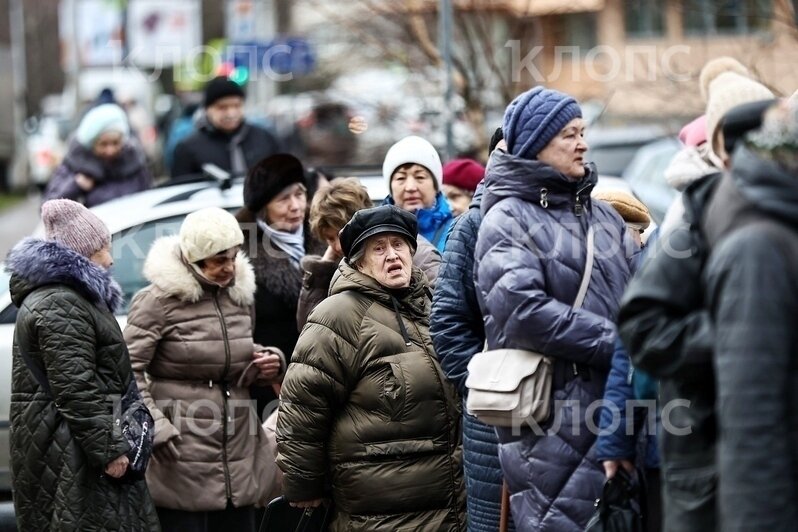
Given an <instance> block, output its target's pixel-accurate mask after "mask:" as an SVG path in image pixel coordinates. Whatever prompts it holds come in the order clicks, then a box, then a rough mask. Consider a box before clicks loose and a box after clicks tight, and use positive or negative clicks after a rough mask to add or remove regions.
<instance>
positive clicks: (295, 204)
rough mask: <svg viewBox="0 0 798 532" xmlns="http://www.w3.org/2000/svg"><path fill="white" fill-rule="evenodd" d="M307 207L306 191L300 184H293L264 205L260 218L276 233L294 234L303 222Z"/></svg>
mask: <svg viewBox="0 0 798 532" xmlns="http://www.w3.org/2000/svg"><path fill="white" fill-rule="evenodd" d="M307 205H308V193H307V189H306V188H305V186H304V185H302V184H300V183H294V184H293V185H291V186H288V187H285V188H284V189H283V190H282V191H280V193H279V194H277V196H275V197H274V199H272V200H271V201H270V202H269V203H267V204H266V206H265V207H264V208H263V209H264V211H265V212H264V213H263V215H262V218H263V219H265V220H266V221H267V222H268V224H269V225H270V226H271V227H272V228H273V229H276V230H277V231H283V232H286V233H295V232H297V231H299V228H300V227H302V224H303V223H304V222H305V210H306V208H307Z"/></svg>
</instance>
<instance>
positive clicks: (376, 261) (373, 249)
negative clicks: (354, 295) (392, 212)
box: [358, 233, 413, 288]
mask: <svg viewBox="0 0 798 532" xmlns="http://www.w3.org/2000/svg"><path fill="white" fill-rule="evenodd" d="M412 264H413V254H412V251H411V248H410V245H409V244H408V242H407V240H405V237H403V236H400V235H397V234H395V233H383V234H379V235H374V236H372V237H371V238H369V239H368V240H366V244H365V255H364V256H363V258H362V259H360V261H359V262H358V270H360V272H361V273H365V274H366V275H369V276H371V277H373V278H374V279H376V280H377V282H378V283H380V284H381V285H382V286H384V287H386V288H405V287H408V286H410V275H411V270H412Z"/></svg>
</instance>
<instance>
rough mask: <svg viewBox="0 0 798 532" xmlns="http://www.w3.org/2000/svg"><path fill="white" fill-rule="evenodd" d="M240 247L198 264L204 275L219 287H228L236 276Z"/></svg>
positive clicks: (227, 250)
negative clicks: (237, 256)
mask: <svg viewBox="0 0 798 532" xmlns="http://www.w3.org/2000/svg"><path fill="white" fill-rule="evenodd" d="M239 249H241V247H240V246H235V247H232V248H230V249H226V250H224V251H222V252H220V253H217V254H216V255H214V256H212V257H208V258H207V259H202V260H201V261H199V263H197V265H198V266H199V268H200V270H202V275H204V276H205V278H206V279H208V280H209V281H211V282H214V283H216V284H218V285H219V286H227V285H228V284H230V282H231V281H232V280H233V279H234V278H235V276H236V255H237V254H238V250H239Z"/></svg>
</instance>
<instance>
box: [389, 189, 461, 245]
mask: <svg viewBox="0 0 798 532" xmlns="http://www.w3.org/2000/svg"><path fill="white" fill-rule="evenodd" d="M395 204H396V202H395V201H394V200H393V197H392V196H388V197H387V198H385V201H383V205H395ZM415 214H416V219H417V220H418V233H419V234H420V235H421V236H423V237H424V238H426V239H427V240H429V241H430V242H432V245H433V246H435V247H436V248H438V251H440V252H441V253H443V248H444V246H445V245H446V237H447V236H448V234H449V228H450V227H451V225H452V224H453V223H454V215H453V214H452V209H451V207H449V202H448V201H446V198H445V197H444V196H443V192H438V193H437V194H436V195H435V205H433V206H432V207H430V208H428V209H419V210H417V211H416V212H415Z"/></svg>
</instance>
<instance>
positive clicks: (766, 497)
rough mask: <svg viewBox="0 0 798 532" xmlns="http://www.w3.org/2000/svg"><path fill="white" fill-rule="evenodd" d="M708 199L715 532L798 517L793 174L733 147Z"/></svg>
mask: <svg viewBox="0 0 798 532" xmlns="http://www.w3.org/2000/svg"><path fill="white" fill-rule="evenodd" d="M732 168H733V170H732V173H731V175H727V176H724V178H723V179H722V181H721V182H720V183H719V185H718V189H717V192H716V193H715V195H714V196H713V198H712V200H711V201H710V203H709V205H708V207H707V212H706V218H705V220H704V225H703V228H704V232H705V234H706V237H707V241H708V243H709V245H710V248H711V253H710V255H709V260H708V262H707V266H706V271H705V288H706V294H707V301H708V308H709V310H710V313H711V316H712V320H713V322H714V323H715V328H716V331H717V335H716V340H715V353H714V362H715V368H716V370H715V371H716V382H717V406H716V410H717V419H718V428H719V439H718V500H719V505H718V514H719V519H720V527H719V529H720V530H724V531H732V532H735V531H740V532H742V531H749V530H768V531H788V530H795V526H796V523H798V504H796V501H798V356H796V355H798V332H796V316H798V277H796V271H798V180H796V176H795V174H794V173H792V174H791V173H789V172H788V171H787V170H785V169H784V168H782V167H781V166H779V165H778V164H776V163H775V162H773V161H770V160H765V159H762V158H760V157H759V156H757V155H756V154H755V153H754V152H753V151H751V150H750V149H748V148H747V146H745V145H743V146H741V147H739V148H738V149H737V151H736V152H735V155H734V158H733V164H732Z"/></svg>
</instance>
